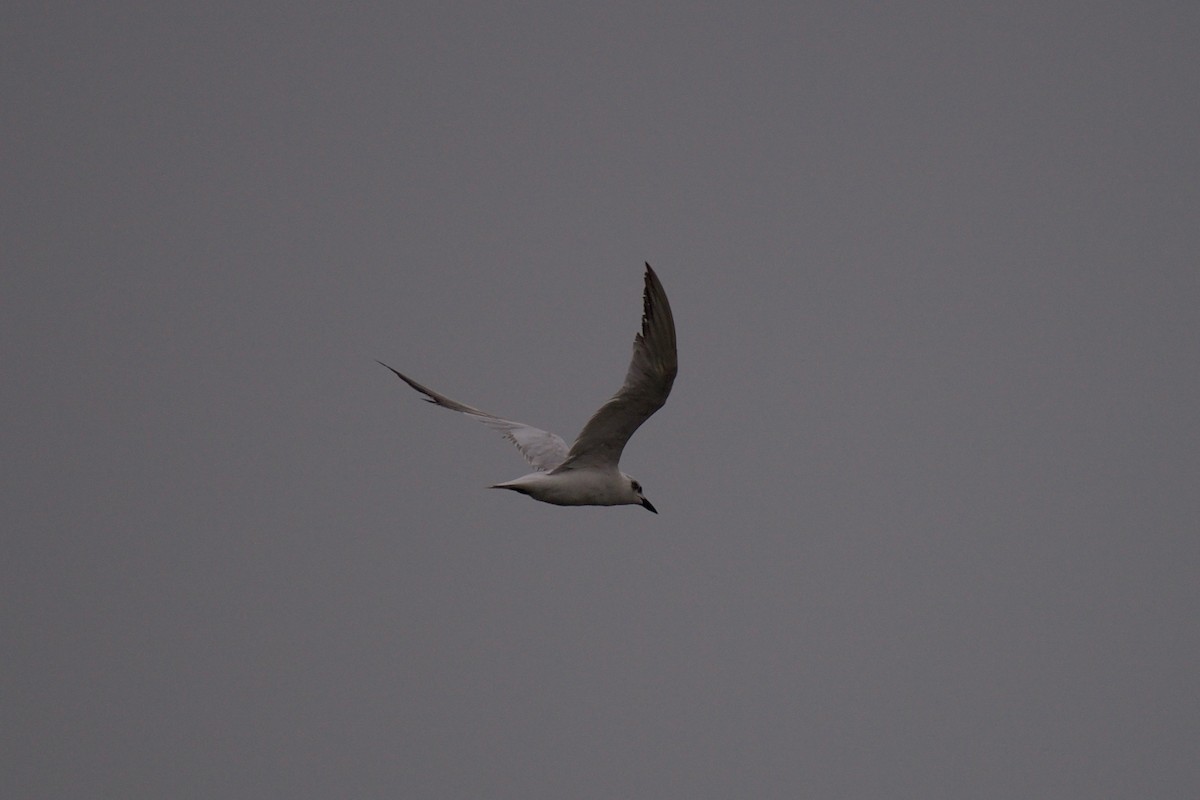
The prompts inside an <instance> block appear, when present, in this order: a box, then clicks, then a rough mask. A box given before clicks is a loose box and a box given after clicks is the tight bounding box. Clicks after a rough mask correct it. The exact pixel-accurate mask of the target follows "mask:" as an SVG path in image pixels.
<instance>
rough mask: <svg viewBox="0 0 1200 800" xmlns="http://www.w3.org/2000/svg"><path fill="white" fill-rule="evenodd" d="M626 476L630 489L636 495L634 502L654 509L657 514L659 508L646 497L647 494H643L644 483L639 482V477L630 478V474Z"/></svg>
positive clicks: (651, 509)
mask: <svg viewBox="0 0 1200 800" xmlns="http://www.w3.org/2000/svg"><path fill="white" fill-rule="evenodd" d="M622 474H624V473H622ZM625 478H626V479H627V480H628V481H629V490H630V491H631V492H633V497H634V500H633V504H634V505H639V506H641V507H642V508H645V509H649V510H650V511H653V512H654V513H655V514H657V513H658V509H657V508H655V507H654V504H653V503H651V502H650V501H649V500H647V499H646V495H644V494H642V485H641V484H640V483H638V482H637V479H636V478H630V477H629V476H628V475H625Z"/></svg>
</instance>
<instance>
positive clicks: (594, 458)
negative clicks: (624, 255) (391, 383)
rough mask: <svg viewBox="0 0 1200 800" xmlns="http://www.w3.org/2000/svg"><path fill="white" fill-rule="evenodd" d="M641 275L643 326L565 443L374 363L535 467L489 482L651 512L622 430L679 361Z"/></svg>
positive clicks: (659, 295)
mask: <svg viewBox="0 0 1200 800" xmlns="http://www.w3.org/2000/svg"><path fill="white" fill-rule="evenodd" d="M645 283H646V285H645V289H644V291H643V293H642V330H641V332H640V333H638V334H637V335H636V336H635V337H634V339H633V358H632V360H630V362H629V371H628V372H626V374H625V383H624V384H623V385H622V386H621V388H620V389H619V390H618V391H617V393H616V394H614V395H613V396H612V398H610V399H609V401H608V402H607V403H605V404H604V405H602V406H600V409H599V410H598V411H596V413H595V414H593V415H592V418H591V419H589V420H588V421H587V424H586V425H584V426H583V430H582V431H580V432H579V436H578V437H577V438H576V439H575V442H574V443H573V444H572V445H571V446H570V447H569V448H568V447H567V443H566V442H565V441H563V439H562V437H561V436H558V435H557V434H554V433H549V432H548V431H543V430H539V429H538V428H534V427H532V426H531V425H526V424H524V423H523V422H513V421H512V420H507V419H501V418H500V417H497V416H496V415H495V414H489V413H488V412H486V411H480V410H479V409H478V408H472V407H471V406H468V405H466V404H464V403H460V402H458V401H457V400H451V399H450V398H449V397H446V396H445V395H442V394H438V393H437V392H435V391H433V390H432V389H430V388H428V387H426V386H422V385H421V384H419V383H417V382H416V381H414V380H413V379H412V378H410V377H408V376H407V375H404V374H403V373H401V372H400V371H399V370H396V369H393V368H392V367H388V365H387V364H384V363H383V362H382V361H380V362H379V363H380V364H382V365H383V366H385V367H387V368H388V369H390V370H391V371H392V372H394V373H395V374H396V377H398V378H399V379H400V380H402V381H404V382H405V383H407V384H408V385H409V386H411V387H412V388H414V389H416V390H417V391H418V392H420V393H421V394H423V395H425V400H426V401H427V402H430V403H433V404H434V405H438V406H441V407H442V408H448V409H450V410H451V411H459V412H461V413H463V414H466V415H467V416H470V417H472V418H474V419H476V420H478V421H480V422H482V423H483V424H484V425H487V426H488V427H489V428H492V429H493V430H496V431H499V432H500V433H502V434H504V437H505V438H506V439H508V440H509V441H510V442H512V443H513V444H515V445H516V446H517V449H518V450H520V451H521V455H523V456H524V457H525V460H526V461H528V462H529V463H530V465H532V466H533V469H534V471H533V472H531V473H529V474H528V475H522V476H521V477H520V478H516V479H514V480H511V481H505V482H504V483H496V484H492V486H490V487H488V488H490V489H511V490H513V491H514V492H520V493H521V494H527V495H529V496H530V497H532V498H533V499H534V500H540V501H542V502H543V503H553V504H554V505H559V506H620V505H636V506H641V507H642V508H646V509H649V510H650V511H653V512H654V513H655V514H657V513H658V511H657V510H656V509H655V508H654V506H653V505H651V503H650V501H649V500H647V499H646V496H645V495H644V494H643V493H642V485H641V484H640V483H638V482H637V481H636V480H634V479H633V478H631V477H630V476H628V475H626V474H625V473H624V472H621V471H620V470H619V469H617V463H618V462H619V461H620V460H621V451H622V450H623V449H624V448H625V443H626V442H628V441H629V437H630V436H632V435H633V432H634V431H636V430H637V429H638V427H639V426H641V424H642V423H643V422H645V421H646V420H647V419H649V418H650V415H651V414H653V413H654V412H655V411H658V410H659V409H660V408H662V407H663V404H664V403H666V402H667V395H668V394H670V393H671V384H672V383H674V382H675V373H676V372H677V371H678V369H679V365H678V359H677V357H676V353H675V320H674V318H672V316H671V306H670V304H669V303H668V302H667V294H666V292H665V291H663V287H662V283H660V282H659V280H658V276H657V275H655V274H654V270H653V269H651V268H650V265H649V264H647V265H646V276H645Z"/></svg>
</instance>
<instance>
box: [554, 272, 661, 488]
mask: <svg viewBox="0 0 1200 800" xmlns="http://www.w3.org/2000/svg"><path fill="white" fill-rule="evenodd" d="M678 371H679V359H678V356H677V354H676V352H675V320H674V318H673V317H672V316H671V305H670V303H668V302H667V293H666V292H665V291H663V286H662V283H660V282H659V280H658V276H657V275H655V274H654V270H653V269H651V268H650V265H649V264H647V265H646V288H645V290H644V291H643V293H642V330H641V333H639V334H638V335H637V336H635V337H634V340H633V359H632V360H631V361H630V362H629V371H628V372H627V373H626V374H625V384H624V385H623V386H622V387H621V389H620V391H618V392H617V393H616V394H615V395H613V396H612V399H611V400H609V401H608V402H607V403H605V404H604V405H602V406H600V410H599V411H597V412H596V413H595V414H593V415H592V418H591V419H589V420H588V422H587V424H586V425H584V426H583V430H582V431H581V432H580V433H579V438H577V439H576V440H575V443H574V444H572V445H571V450H570V452H569V453H568V454H567V459H566V461H564V462H563V463H562V465H561V466H560V467H558V470H559V471H564V470H569V469H576V468H579V467H613V468H615V467H616V466H617V463H618V462H619V461H620V460H621V451H622V450H624V449H625V443H626V442H628V441H629V437H630V436H632V435H633V432H634V431H636V430H637V429H638V427H640V426H641V424H642V423H643V422H645V421H646V420H647V419H649V418H650V415H651V414H653V413H654V412H655V411H658V410H659V409H660V408H662V407H663V404H664V403H666V402H667V395H669V394H670V393H671V384H673V383H674V382H675V373H676V372H678Z"/></svg>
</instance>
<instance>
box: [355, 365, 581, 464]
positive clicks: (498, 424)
mask: <svg viewBox="0 0 1200 800" xmlns="http://www.w3.org/2000/svg"><path fill="white" fill-rule="evenodd" d="M378 363H379V364H382V365H383V366H385V367H387V368H388V369H390V370H392V372H394V373H396V377H397V378H399V379H400V380H402V381H404V382H405V383H407V384H408V385H409V386H411V387H412V388H414V389H416V390H417V391H418V392H420V393H421V394H423V395H425V401H426V402H429V403H433V404H434V405H439V406H441V407H442V408H448V409H450V410H451V411H460V412H462V413H463V414H466V415H468V416H470V417H472V418H473V419H476V420H479V421H480V422H482V423H483V424H484V425H487V426H488V427H489V428H491V429H493V430H497V431H500V433H502V434H504V438H505V439H508V440H509V441H510V442H512V443H513V444H515V445H516V446H517V449H518V450H520V451H521V455H523V456H525V460H526V461H528V462H529V463H530V464H532V465H533V468H534V469H535V470H538V471H542V472H544V471H547V470H552V469H554V468H555V467H557V466H559V465H560V464H562V463H563V461H565V460H566V458H567V443H566V442H564V441H563V439H562V437H561V436H559V435H558V434H556V433H550V432H548V431H543V430H541V429H539V428H534V427H532V426H531V425H525V424H524V423H521V422H513V421H512V420H507V419H501V418H500V417H497V416H496V415H495V414H489V413H488V412H486V411H480V410H479V409H478V408H472V407H471V406H468V405H466V404H464V403H460V402H458V401H457V400H451V399H450V398H449V397H446V396H445V395H443V394H438V393H437V392H435V391H434V390H433V389H430V388H428V387H425V386H422V385H421V384H419V383H417V382H416V381H414V380H413V379H412V378H410V377H408V376H407V375H404V374H403V373H401V372H400V371H398V370H395V369H392V367H388V365H387V364H384V363H383V362H382V361H380V362H378Z"/></svg>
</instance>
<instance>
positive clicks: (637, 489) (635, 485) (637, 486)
mask: <svg viewBox="0 0 1200 800" xmlns="http://www.w3.org/2000/svg"><path fill="white" fill-rule="evenodd" d="M629 484H630V485H631V486H633V490H634V491H635V492H640V491H641V490H642V485H641V484H640V483H638V482H637V481H630V482H629Z"/></svg>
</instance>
